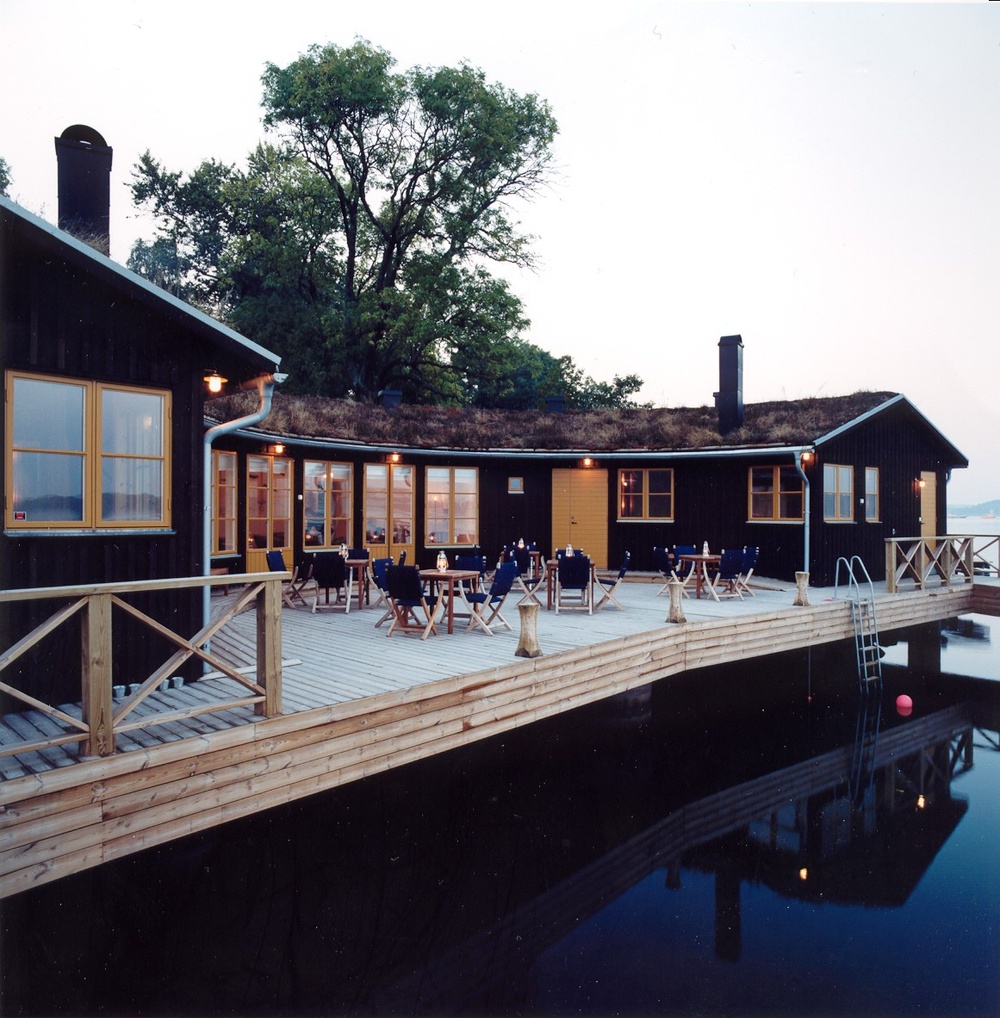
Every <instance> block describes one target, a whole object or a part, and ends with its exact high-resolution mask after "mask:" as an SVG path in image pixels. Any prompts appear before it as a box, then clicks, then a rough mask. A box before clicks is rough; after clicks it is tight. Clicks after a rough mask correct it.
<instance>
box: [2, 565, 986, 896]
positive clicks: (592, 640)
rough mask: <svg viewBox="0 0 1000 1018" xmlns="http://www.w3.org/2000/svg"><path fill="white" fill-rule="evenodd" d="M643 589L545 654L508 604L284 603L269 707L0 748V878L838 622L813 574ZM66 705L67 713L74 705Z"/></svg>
mask: <svg viewBox="0 0 1000 1018" xmlns="http://www.w3.org/2000/svg"><path fill="white" fill-rule="evenodd" d="M974 586H975V589H974ZM658 588H659V585H658V584H655V585H654V584H653V583H651V582H645V583H643V582H634V583H629V584H627V585H626V586H625V587H624V589H623V593H622V596H621V598H620V600H622V602H623V604H624V605H625V610H624V611H620V610H618V609H617V608H614V607H610V608H607V609H605V610H604V611H602V612H600V613H597V614H595V615H593V616H590V615H587V614H585V613H563V612H561V613H560V614H559V615H558V616H557V615H556V614H555V613H554V612H547V611H545V610H542V611H540V612H539V616H538V638H539V643H540V645H541V647H542V650H543V656H542V657H540V658H535V659H531V660H527V659H524V658H518V657H516V656H515V655H514V650H515V649H516V647H517V643H518V638H519V632H518V630H519V619H518V615H517V613H516V610H515V611H511V610H510V609H508V610H507V611H506V612H505V614H506V615H507V617H508V618H509V620H510V621H511V623H512V625H514V626H515V631H513V632H508V631H503V632H498V633H496V634H495V635H494V636H492V637H489V636H486V635H485V634H483V633H482V632H477V631H466V630H465V628H464V625H463V624H461V623H459V622H458V621H457V620H456V630H455V633H454V634H453V635H451V636H449V635H447V633H446V632H445V630H444V628H443V627H441V629H440V635H439V636H437V637H430V638H429V639H428V640H426V641H422V640H420V639H419V638H417V637H413V636H406V635H394V636H393V637H392V638H391V639H387V637H386V633H387V626H383V627H381V628H378V629H376V628H375V626H374V622H375V620H376V619H377V618H378V617H379V615H380V614H381V613H380V612H379V613H376V612H375V611H373V610H371V609H366V610H360V611H358V610H356V611H352V612H351V613H350V614H341V613H319V614H316V615H314V614H312V613H310V612H308V611H304V610H301V609H298V610H294V609H285V610H284V611H283V614H282V665H283V667H282V684H283V686H282V688H283V694H284V695H283V710H284V713H283V714H282V715H280V716H277V717H272V718H262V717H260V716H258V715H255V714H254V713H253V708H252V707H251V706H249V705H246V706H237V707H235V708H226V709H223V710H219V711H218V712H215V713H205V714H197V715H189V716H186V717H183V718H180V719H178V718H170V719H165V720H164V721H163V722H162V723H154V724H152V725H151V727H149V728H145V729H136V730H131V731H128V732H125V733H122V734H121V735H120V736H119V742H118V747H119V749H120V750H121V751H120V752H118V753H117V754H115V755H114V756H111V757H107V758H103V759H81V758H80V757H79V756H78V755H76V754H77V753H78V752H79V745H80V744H79V743H76V742H74V743H69V744H67V745H64V746H59V747H50V748H48V749H46V750H42V751H33V752H31V753H24V754H15V755H13V756H8V757H0V774H2V775H3V778H4V780H2V781H0V895H2V894H10V893H17V892H18V891H20V890H23V889H25V888H26V887H29V886H32V885H34V884H37V883H39V882H45V881H48V880H53V879H58V878H59V877H60V876H63V875H66V874H68V873H71V872H75V871H77V870H79V869H82V868H86V867H88V866H93V865H97V864H99V863H100V862H102V861H107V860H109V859H112V858H118V857H120V856H122V855H125V854H128V853H129V852H134V851H138V850H140V849H142V848H144V847H148V846H151V845H155V844H162V843H163V842H165V841H169V840H172V839H173V838H177V837H182V836H183V835H185V834H188V833H193V832H195V831H197V830H203V829H206V828H207V827H211V826H214V825H216V824H219V823H224V822H226V821H227V820H229V819H233V818H235V817H238V816H245V815H247V814H248V813H250V812H254V811H257V810H260V809H266V808H268V807H269V806H272V805H277V804H280V803H285V802H289V801H293V800H294V799H296V798H300V797H302V796H305V795H311V794H314V793H316V792H320V791H324V790H327V789H329V788H333V787H336V786H337V785H340V784H344V783H347V782H349V781H354V780H357V779H359V778H362V777H365V776H368V775H370V774H375V773H378V772H380V771H382V770H385V769H387V768H389V767H397V766H400V765H402V764H405V763H407V762H409V761H411V760H417V759H420V758H421V757H425V756H428V755H431V754H433V753H437V752H443V751H445V750H447V749H450V748H453V747H457V746H461V745H464V744H467V743H468V742H470V741H473V740H475V739H478V738H484V737H486V736H489V735H494V734H499V733H501V732H503V731H507V730H509V729H511V728H513V727H516V726H519V725H523V724H528V723H531V722H532V721H535V720H540V719H541V718H545V717H549V716H551V715H553V714H555V713H558V712H561V711H564V710H568V709H571V708H573V707H574V706H577V705H582V704H585V703H590V702H593V701H594V700H597V699H600V698H603V697H607V696H612V695H614V694H615V693H619V692H624V691H627V690H629V689H633V688H636V687H638V686H643V685H646V684H648V683H650V682H653V681H656V680H658V679H663V678H665V677H668V676H670V675H672V674H676V673H679V672H682V671H685V670H689V669H691V668H698V667H702V666H705V665H712V664H720V663H723V662H726V661H734V660H741V659H745V658H749V657H755V656H761V655H765V654H769V653H773V652H775V651H779V650H788V649H793V648H796V647H803V646H807V645H810V644H812V643H823V642H829V641H831V640H836V639H844V638H845V637H847V636H849V635H850V633H851V623H850V606H849V604H848V602H847V601H846V600H843V599H836V598H834V597H833V593H834V592H833V591H825V590H818V589H812V590H810V601H811V602H812V604H811V606H809V607H796V606H794V605H793V600H794V596H795V591H794V589H792V588H791V587H790V586H788V585H781V584H768V583H766V582H763V583H762V584H761V585H760V586H759V587H758V588H757V589H756V593H757V597H755V598H753V599H747V600H745V601H738V600H731V601H723V602H722V603H716V602H714V601H710V600H709V601H706V600H702V601H696V600H694V599H688V600H685V601H684V611H685V614H686V616H687V619H688V621H687V623H686V624H682V625H668V624H666V623H665V618H666V613H667V610H668V607H669V604H668V599H667V597H666V596H662V597H658V596H657V595H656V591H657V589H658ZM621 589H622V588H620V590H621ZM877 603H878V613H879V622H880V626H881V627H882V628H883V629H892V628H898V627H901V626H905V625H912V624H915V623H919V622H924V621H930V620H934V619H940V618H947V617H950V616H952V615H956V614H961V613H964V612H968V611H984V612H987V613H989V614H1000V584H990V585H987V586H986V587H983V586H982V585H980V584H978V583H977V584H976V585H971V584H970V585H963V586H962V587H959V588H950V589H944V588H941V589H938V590H937V591H922V592H914V593H907V594H895V595H884V594H883V595H880V596H879V597H878V598H877ZM230 625H231V627H232V633H230V634H228V635H227V636H226V637H225V638H221V637H218V638H216V639H215V640H214V651H215V653H217V654H218V655H219V656H220V657H222V658H225V659H226V660H227V661H228V662H229V663H230V664H233V665H236V666H237V667H239V668H248V669H252V667H253V666H252V665H248V664H247V662H246V661H245V660H244V658H245V656H246V653H247V650H248V648H251V647H254V646H255V632H254V630H255V626H256V612H253V611H248V612H244V613H243V614H241V615H239V616H237V617H236V618H235V619H234V620H233V621H232V623H231V624H230ZM230 655H231V657H230ZM237 687H238V684H237V683H235V681H234V680H232V679H231V678H229V677H227V676H221V677H217V678H212V677H208V678H203V679H202V680H201V681H199V682H196V683H185V684H183V685H180V686H178V687H173V686H171V687H170V688H167V689H162V690H158V691H156V692H155V693H153V694H151V695H150V696H149V697H148V699H147V700H146V701H144V702H143V704H141V705H140V708H139V711H137V713H138V712H142V711H146V712H150V714H152V715H154V716H155V714H156V712H158V711H159V712H167V711H178V710H181V711H183V710H185V709H188V710H190V709H191V708H196V707H198V706H204V705H206V704H209V705H210V704H211V703H213V702H215V703H221V702H222V701H224V700H231V699H232V693H233V690H234V689H236V688H237ZM66 710H67V713H74V712H75V713H76V715H77V716H79V705H69V706H68V707H67V708H66ZM37 713H38V712H31V711H28V712H25V713H24V714H21V715H17V716H16V720H15V718H5V719H4V723H5V724H4V726H0V741H3V742H5V743H10V742H11V740H12V739H18V738H21V739H26V740H30V739H31V738H32V735H31V734H30V733H31V730H32V728H34V730H35V736H37V733H38V732H39V731H44V730H45V729H46V727H49V728H51V726H52V725H56V726H57V727H58V723H57V722H54V721H53V720H52V719H51V718H48V717H47V716H45V715H41V716H40V717H34V716H33V714H37ZM18 767H19V768H20V771H17V770H16V768H18Z"/></svg>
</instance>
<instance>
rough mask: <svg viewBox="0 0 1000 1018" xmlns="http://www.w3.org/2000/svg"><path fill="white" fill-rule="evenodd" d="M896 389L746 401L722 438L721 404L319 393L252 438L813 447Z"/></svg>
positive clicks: (248, 403)
mask: <svg viewBox="0 0 1000 1018" xmlns="http://www.w3.org/2000/svg"><path fill="white" fill-rule="evenodd" d="M895 395H896V393H892V392H867V391H864V392H856V393H853V394H852V395H850V396H826V397H813V398H809V399H799V400H775V401H772V402H767V403H748V404H746V406H745V407H744V422H743V425H742V426H741V427H740V428H737V429H736V430H734V431H731V432H729V434H727V435H726V436H724V437H722V436H720V435H719V430H718V413H717V411H716V409H715V408H714V407H709V406H701V407H679V408H676V409H668V408H652V409H630V410H566V411H564V412H562V413H542V412H531V411H522V410H478V409H467V408H454V407H430V406H407V405H401V406H398V407H391V408H389V407H383V406H380V405H378V404H373V403H356V402H353V401H352V400H346V399H327V398H325V397H322V396H287V395H284V394H282V393H280V392H276V393H275V395H274V402H273V405H272V409H271V413H270V415H269V416H268V417H267V418H266V420H265V421H264V422H263V424H262V425H258V426H257V427H256V428H252V429H248V431H250V432H253V433H259V434H261V435H268V436H273V437H276V438H278V437H280V438H285V439H288V440H292V439H295V438H300V439H305V440H309V439H319V440H336V441H343V442H351V443H359V444H369V445H398V446H401V447H408V448H413V449H455V450H475V451H482V450H487V449H492V450H496V449H511V450H519V449H520V450H529V449H531V450H562V449H566V450H587V451H591V452H611V451H618V450H623V451H628V450H653V451H663V452H670V451H680V450H696V449H710V448H716V449H717V448H740V447H747V448H759V447H761V446H787V445H808V444H810V443H811V442H814V441H815V440H816V439H818V438H821V437H822V436H823V435H825V434H827V433H829V432H830V431H833V430H834V429H836V428H839V427H842V426H843V425H845V424H848V423H850V422H851V421H853V420H855V419H856V418H858V417H860V416H862V415H863V414H865V413H867V412H868V411H870V410H872V409H874V408H875V407H877V406H880V405H881V404H882V403H885V402H886V401H887V400H889V399H892V398H893V397H894V396H895ZM256 408H257V397H256V394H255V393H240V394H237V395H233V396H222V397H219V398H216V399H213V400H210V401H208V402H207V403H206V405H205V413H206V415H207V416H208V417H209V418H211V419H212V420H213V421H216V422H219V423H221V422H225V421H231V420H235V419H236V418H238V417H242V416H244V415H246V414H250V413H252V412H253V411H254V410H255V409H256Z"/></svg>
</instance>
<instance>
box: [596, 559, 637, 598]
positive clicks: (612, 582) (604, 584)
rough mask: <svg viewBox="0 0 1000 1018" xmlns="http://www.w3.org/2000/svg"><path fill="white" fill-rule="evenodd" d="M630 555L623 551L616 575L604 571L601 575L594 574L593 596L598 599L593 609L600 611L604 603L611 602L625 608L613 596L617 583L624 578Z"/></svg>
mask: <svg viewBox="0 0 1000 1018" xmlns="http://www.w3.org/2000/svg"><path fill="white" fill-rule="evenodd" d="M630 558H631V555H629V553H628V552H625V557H624V558H623V559H622V564H621V568H620V569H619V570H618V573H617V575H615V574H614V573H610V574H609V573H605V574H604V575H603V576H602V575H601V574H600V573H595V575H594V597H595V598H597V597H599V600H598V601H597V602H596V603H595V605H594V611H600V609H601V608H603V607H605V605H608V604H613V605H616V606H617V607H618V608H621V610H622V611H624V610H625V607H624V605H623V604H622V603H621V601H619V600H618V598H617V597H615V591H616V590H617V589H618V585H619V584H620V583H621V582H622V580H624V579H625V574H626V573H627V572H628V564H629V559H630Z"/></svg>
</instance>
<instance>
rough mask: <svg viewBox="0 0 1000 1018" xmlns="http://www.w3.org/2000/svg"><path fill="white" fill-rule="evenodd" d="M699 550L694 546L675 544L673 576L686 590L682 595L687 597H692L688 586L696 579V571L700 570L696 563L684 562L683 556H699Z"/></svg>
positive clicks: (671, 571) (671, 570) (671, 569)
mask: <svg viewBox="0 0 1000 1018" xmlns="http://www.w3.org/2000/svg"><path fill="white" fill-rule="evenodd" d="M697 554H698V549H697V548H696V547H695V546H694V545H693V544H675V545H674V561H673V565H672V566H671V568H670V573H671V576H673V578H674V579H675V580H678V581H679V582H680V584H681V585H682V586H683V588H684V590H683V591H682V593H683V594H684V596H685V597H690V596H691V595H690V594H689V593H688V584H689V583H690V582H691V581H692V580H693V579H694V578H695V570H696V569H697V568H698V567H697V564H696V563H694V562H682V561H681V555H697Z"/></svg>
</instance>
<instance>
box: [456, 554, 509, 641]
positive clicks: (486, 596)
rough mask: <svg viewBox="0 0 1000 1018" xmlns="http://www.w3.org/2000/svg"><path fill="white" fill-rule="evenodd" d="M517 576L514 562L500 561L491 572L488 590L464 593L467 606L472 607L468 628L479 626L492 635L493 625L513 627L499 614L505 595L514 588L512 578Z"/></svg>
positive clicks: (505, 598)
mask: <svg viewBox="0 0 1000 1018" xmlns="http://www.w3.org/2000/svg"><path fill="white" fill-rule="evenodd" d="M516 578H517V563H516V562H501V563H500V565H499V566H497V570H496V572H495V573H494V574H493V583H492V584H491V585H490V589H489V590H488V591H470V592H469V593H468V594H466V595H465V599H466V601H468V603H469V607H470V608H471V609H472V613H471V616H470V618H469V629H471V628H472V627H473V626H479V627H480V629H482V630H484V631H485V632H486V633H487V635H489V636H492V635H493V628H492V627H493V626H494V625H499V626H504V627H505V628H506V629H513V626H511V624H510V623H509V622H508V621H507V620H506V619H505V618H504V617H503V615H501V614H500V609H501V608H502V607H503V603H504V601H506V600H507V595H508V594H509V593H510V592H511V590H513V589H514V580H515V579H516Z"/></svg>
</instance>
